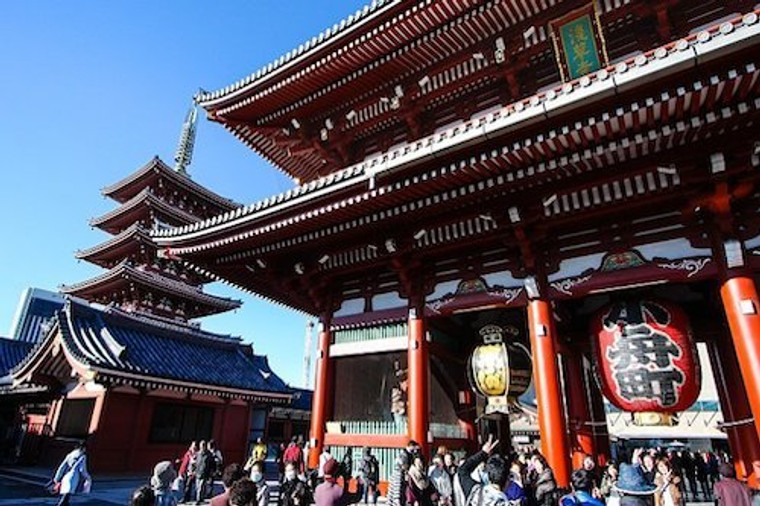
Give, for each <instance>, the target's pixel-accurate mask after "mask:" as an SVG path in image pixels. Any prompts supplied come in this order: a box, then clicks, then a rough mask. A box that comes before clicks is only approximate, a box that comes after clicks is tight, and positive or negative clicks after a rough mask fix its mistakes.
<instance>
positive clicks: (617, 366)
mask: <svg viewBox="0 0 760 506" xmlns="http://www.w3.org/2000/svg"><path fill="white" fill-rule="evenodd" d="M591 332H592V339H593V341H594V350H595V353H596V363H597V368H598V372H599V379H600V381H601V386H602V391H603V392H604V395H605V396H606V397H607V398H608V399H609V400H610V402H611V403H612V404H614V405H615V406H617V407H618V408H620V409H622V410H625V411H631V412H641V411H656V412H663V413H674V412H676V411H683V410H685V409H687V408H688V407H689V406H691V405H692V404H693V403H694V401H696V400H697V397H698V396H699V389H700V382H701V377H700V376H701V375H700V369H699V356H698V355H697V352H696V345H695V344H694V339H693V338H692V334H691V328H690V326H689V320H688V318H687V316H686V314H685V313H684V312H683V311H682V310H681V309H680V308H679V307H678V306H676V305H675V304H673V303H670V302H666V301H659V300H648V299H644V300H636V301H621V302H615V303H613V304H610V305H607V306H605V307H604V308H602V309H601V310H600V311H598V312H597V313H596V314H595V315H594V318H593V320H592V323H591Z"/></svg>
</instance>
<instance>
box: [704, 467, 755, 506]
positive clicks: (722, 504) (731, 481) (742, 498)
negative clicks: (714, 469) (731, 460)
mask: <svg viewBox="0 0 760 506" xmlns="http://www.w3.org/2000/svg"><path fill="white" fill-rule="evenodd" d="M718 474H720V481H718V482H717V483H716V484H715V485H714V486H713V496H714V497H715V501H716V502H717V503H718V506H751V505H752V494H751V493H750V490H749V488H747V486H746V485H745V484H744V483H741V482H740V481H739V480H737V479H736V471H735V470H734V468H733V466H732V465H731V464H726V463H725V462H724V463H723V464H721V465H720V466H718Z"/></svg>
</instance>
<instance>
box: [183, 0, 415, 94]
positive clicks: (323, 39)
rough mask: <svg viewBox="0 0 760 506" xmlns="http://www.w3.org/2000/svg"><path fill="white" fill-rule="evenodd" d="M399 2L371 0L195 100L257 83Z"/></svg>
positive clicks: (233, 91)
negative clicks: (239, 76)
mask: <svg viewBox="0 0 760 506" xmlns="http://www.w3.org/2000/svg"><path fill="white" fill-rule="evenodd" d="M400 3H402V2H401V0H373V1H372V3H370V4H368V5H366V6H364V8H362V9H359V10H357V11H356V12H355V13H354V14H352V15H350V16H348V17H347V18H345V19H343V20H342V21H341V22H340V23H336V24H334V25H333V26H332V27H331V28H327V29H326V30H325V31H323V32H322V33H320V34H319V35H318V36H316V37H312V38H311V39H310V40H308V41H306V42H305V43H304V44H301V45H300V46H299V47H298V48H297V49H294V50H293V51H289V52H288V53H286V54H285V55H283V56H281V57H280V58H278V59H277V60H275V61H274V62H272V63H269V64H268V65H266V66H265V67H262V68H260V69H259V70H258V71H256V72H254V73H252V74H251V75H249V76H248V77H245V78H243V79H241V80H239V81H238V82H236V83H235V84H232V85H230V86H227V87H225V88H222V89H219V90H217V91H213V92H201V93H199V94H198V95H197V96H196V97H195V101H196V102H197V103H199V104H205V103H207V102H210V101H213V100H216V99H219V98H222V97H226V96H228V95H231V94H233V93H235V92H238V91H239V90H241V89H243V88H245V87H247V86H250V85H252V84H255V83H258V82H259V81H261V80H263V79H265V78H268V77H269V76H271V75H273V74H275V73H276V71H277V70H279V69H281V68H283V67H284V66H286V65H288V64H290V63H293V62H295V61H296V60H298V59H302V58H303V57H305V56H307V55H308V54H309V53H311V52H314V51H316V50H317V49H319V48H322V47H324V46H325V45H327V44H328V43H331V42H334V41H335V40H336V39H337V38H338V37H340V36H341V35H344V34H345V33H347V32H348V31H349V29H351V28H353V27H355V26H357V25H358V24H359V23H361V22H365V21H367V20H368V19H370V18H371V17H373V16H376V15H377V14H378V13H379V12H381V11H382V10H383V9H384V8H386V7H390V6H393V5H396V4H400Z"/></svg>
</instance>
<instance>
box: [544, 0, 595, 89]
mask: <svg viewBox="0 0 760 506" xmlns="http://www.w3.org/2000/svg"><path fill="white" fill-rule="evenodd" d="M549 32H550V33H551V38H552V43H553V45H554V55H555V57H556V58H557V66H558V67H559V73H560V76H561V77H562V81H572V80H573V79H578V78H579V77H581V76H584V75H586V74H588V73H591V72H595V71H597V70H599V69H600V68H602V67H604V66H606V65H607V64H608V60H607V49H606V47H605V42H604V36H603V34H602V30H601V25H600V24H599V16H598V13H597V11H596V7H595V4H593V3H592V4H590V5H588V6H586V7H583V8H581V9H578V10H575V11H573V12H570V13H568V14H566V15H565V16H563V17H561V18H559V19H555V20H554V21H551V22H550V23H549Z"/></svg>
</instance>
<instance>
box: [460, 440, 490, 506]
mask: <svg viewBox="0 0 760 506" xmlns="http://www.w3.org/2000/svg"><path fill="white" fill-rule="evenodd" d="M498 445H499V441H498V440H496V441H494V440H493V436H491V435H489V436H488V441H486V442H485V444H484V445H483V448H482V449H481V450H480V451H479V452H478V453H476V454H474V455H471V456H470V457H468V458H467V459H466V460H465V461H464V462H462V465H461V466H459V469H457V478H458V479H459V486H460V487H461V488H462V495H463V497H464V498H465V500H466V499H467V498H468V497H469V496H470V492H471V491H472V487H474V486H475V485H477V484H478V483H481V481H480V480H478V481H476V480H475V479H474V478H473V477H472V473H473V471H475V469H477V468H478V466H480V465H481V464H483V465H485V463H486V461H487V460H488V457H490V456H491V453H492V452H493V451H494V450H495V449H496V447H497V446H498Z"/></svg>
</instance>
